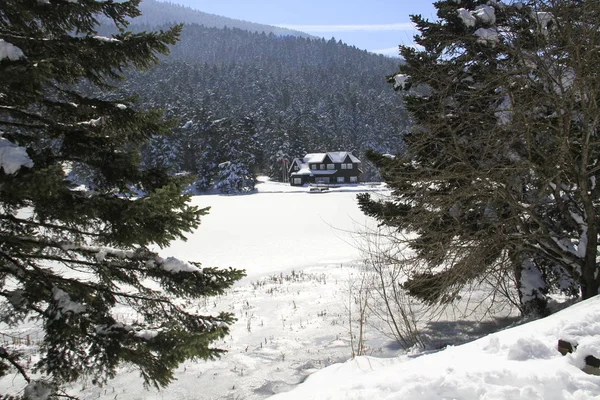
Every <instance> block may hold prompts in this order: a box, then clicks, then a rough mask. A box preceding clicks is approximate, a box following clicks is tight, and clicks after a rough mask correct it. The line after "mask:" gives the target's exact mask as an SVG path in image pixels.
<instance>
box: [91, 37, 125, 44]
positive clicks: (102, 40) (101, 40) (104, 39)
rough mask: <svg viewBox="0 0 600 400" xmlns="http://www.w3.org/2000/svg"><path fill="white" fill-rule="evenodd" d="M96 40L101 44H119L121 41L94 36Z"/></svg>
mask: <svg viewBox="0 0 600 400" xmlns="http://www.w3.org/2000/svg"><path fill="white" fill-rule="evenodd" d="M93 38H94V39H96V40H98V41H100V42H109V43H111V42H119V39H115V38H109V37H106V36H93Z"/></svg>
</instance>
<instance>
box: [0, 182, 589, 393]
mask: <svg viewBox="0 0 600 400" xmlns="http://www.w3.org/2000/svg"><path fill="white" fill-rule="evenodd" d="M360 190H373V191H378V190H381V188H379V187H376V186H373V187H365V186H354V187H346V188H343V189H341V188H340V189H332V190H330V191H329V192H328V193H308V192H307V189H306V188H292V187H290V186H288V185H283V184H277V183H270V182H264V183H261V184H260V185H259V186H258V193H253V194H249V195H239V196H220V195H204V196H195V197H194V198H193V202H194V204H196V205H198V206H201V207H205V206H211V211H210V214H209V215H207V216H206V217H204V218H203V222H202V225H201V226H200V228H199V229H198V230H197V231H196V232H194V233H193V234H192V235H190V236H189V240H188V241H187V242H176V243H173V245H172V246H171V247H170V248H168V249H164V250H162V253H164V255H165V256H166V255H170V256H177V257H178V258H181V259H188V260H195V261H201V262H202V263H203V264H205V265H210V266H221V267H227V266H233V267H236V268H244V269H246V270H247V274H248V276H247V277H246V278H244V279H243V280H242V281H240V282H239V283H238V284H236V285H235V287H234V288H233V289H232V290H231V291H229V292H228V293H227V294H226V295H224V296H222V297H219V298H209V299H207V300H206V303H205V304H199V305H198V308H199V309H201V310H203V311H204V312H209V313H217V312H218V311H220V310H223V311H231V312H233V313H235V315H236V316H237V318H238V322H237V323H236V324H235V325H234V326H233V327H232V331H231V335H230V336H229V337H228V338H226V339H225V340H224V341H223V342H221V343H217V346H219V347H221V348H224V349H227V350H228V353H227V354H225V355H224V356H223V357H222V358H221V359H219V360H216V361H200V362H187V363H185V364H184V365H182V366H181V367H180V368H179V369H178V371H177V374H176V376H177V381H175V382H174V383H173V384H172V385H171V386H169V387H168V388H166V389H164V390H162V391H155V390H146V389H144V388H143V386H142V383H141V379H140V378H139V377H138V374H137V372H136V371H135V370H130V369H128V368H127V367H126V366H124V367H123V368H122V369H121V370H120V371H119V373H118V375H117V377H116V378H115V379H114V380H113V381H110V382H109V383H108V384H107V385H106V386H105V387H102V388H97V387H93V386H90V385H85V384H83V383H81V384H77V385H73V388H72V392H74V393H77V392H79V395H80V396H81V397H83V398H85V399H115V400H118V399H121V400H134V399H165V400H167V399H168V400H175V399H177V400H179V399H249V400H258V399H263V398H266V397H269V396H271V395H273V394H277V393H278V394H277V395H276V397H274V398H275V399H277V400H285V399H290V400H292V399H293V400H296V399H302V400H305V399H340V400H341V399H369V400H370V399H577V400H581V399H592V398H600V377H598V376H592V375H587V374H585V373H584V372H582V371H581V370H580V369H579V367H581V366H582V362H583V358H584V357H585V355H587V354H588V353H589V354H594V355H596V356H600V299H592V300H590V301H588V302H586V303H580V304H578V305H576V306H574V307H571V308H569V309H566V310H564V311H562V312H560V313H558V314H555V315H553V316H552V317H550V318H547V319H544V320H540V321H535V322H533V323H529V324H526V325H522V326H519V327H516V328H512V329H510V330H506V331H503V332H500V333H497V334H493V335H489V336H486V337H484V338H482V339H479V340H478V341H475V342H472V343H468V344H465V345H461V346H454V347H453V346H450V347H448V348H446V349H445V350H440V351H437V352H419V351H418V350H416V349H413V350H411V351H408V352H406V351H400V350H398V348H397V346H395V345H394V344H393V342H391V341H390V340H389V339H387V338H386V337H385V336H383V335H382V334H381V333H379V332H377V331H375V330H373V329H371V328H369V327H367V330H366V336H367V350H368V351H367V353H368V354H369V355H370V356H369V357H358V358H355V359H354V360H350V361H348V360H349V359H350V356H351V348H350V340H349V337H350V336H349V328H348V313H347V307H348V306H347V304H348V300H349V294H348V288H349V282H350V281H352V280H353V279H354V278H355V277H356V274H357V273H358V265H359V264H360V259H361V252H360V250H359V249H360V245H359V241H360V240H361V235H360V232H363V231H365V229H369V228H372V227H373V226H374V222H373V221H371V220H369V219H368V218H366V217H365V216H364V215H363V214H362V213H361V212H360V210H359V209H358V206H357V204H356V193H357V192H358V191H360ZM123 312H126V310H123ZM453 326H454V325H443V324H439V325H437V327H438V328H439V329H444V330H445V332H443V333H444V334H445V335H446V336H448V333H450V335H449V337H450V338H452V337H453V338H454V340H453V341H452V339H451V341H450V343H459V342H463V341H464V339H466V338H469V337H473V336H477V335H478V334H480V333H481V332H484V331H485V329H486V327H487V326H486V325H485V324H477V323H473V324H472V325H469V328H471V329H470V331H471V333H469V332H467V333H465V332H466V331H467V330H468V329H463V330H462V331H454V332H453V331H452V329H453V328H452V327H453ZM455 327H458V325H456V326H455ZM449 331H450V332H449ZM559 338H560V339H565V340H571V341H573V342H575V343H578V344H579V347H578V349H577V351H576V352H575V354H574V355H567V356H565V357H563V356H561V355H560V354H559V353H558V352H557V351H556V349H555V347H556V343H557V341H558V339H559ZM304 381H305V382H304ZM301 382H304V383H301ZM19 387H21V386H20V383H19V382H18V379H16V378H15V376H8V377H5V378H4V379H3V380H1V381H0V394H3V393H14V391H16V390H18V388H19Z"/></svg>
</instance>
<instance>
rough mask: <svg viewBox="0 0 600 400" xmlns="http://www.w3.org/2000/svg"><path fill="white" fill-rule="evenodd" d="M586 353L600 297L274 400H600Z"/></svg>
mask: <svg viewBox="0 0 600 400" xmlns="http://www.w3.org/2000/svg"><path fill="white" fill-rule="evenodd" d="M559 339H563V340H568V341H570V342H571V343H574V344H579V346H578V347H577V350H576V351H575V352H574V354H568V355H567V356H564V357H563V356H561V355H560V353H559V352H558V351H557V349H556V347H557V344H558V340H559ZM587 355H596V356H600V296H597V297H594V298H592V299H590V300H587V301H585V302H582V303H580V304H577V305H575V306H572V307H570V308H567V309H565V310H563V311H560V312H558V313H556V314H554V315H552V316H550V317H547V318H544V319H540V320H537V321H534V322H530V323H528V324H525V325H522V326H518V327H515V328H512V329H507V330H505V331H501V332H498V333H495V334H492V335H488V336H486V337H484V338H481V339H479V340H476V341H474V342H471V343H467V344H464V345H462V346H456V347H453V346H449V347H448V348H446V349H445V350H443V351H439V352H437V353H432V354H426V355H421V356H420V357H415V356H411V355H401V356H399V357H397V358H394V359H377V358H374V357H358V358H356V359H354V360H350V361H348V362H346V363H344V364H337V365H334V366H331V367H328V368H325V369H323V370H321V371H318V372H316V373H315V374H313V375H311V376H310V377H309V378H308V379H307V380H306V382H305V383H303V384H301V385H299V386H298V387H296V388H295V389H294V390H292V391H290V392H288V393H282V394H279V395H276V396H273V397H271V399H272V400H309V399H313V400H316V399H328V400H338V399H339V400H346V399H411V400H430V399H486V400H491V399H494V400H500V399H506V400H514V399H523V400H531V399H539V400H566V399H572V400H575V399H581V400H583V399H598V398H600V376H595V375H588V374H586V373H585V372H583V371H581V368H582V367H583V365H584V361H583V360H584V358H585V357H586V356H587Z"/></svg>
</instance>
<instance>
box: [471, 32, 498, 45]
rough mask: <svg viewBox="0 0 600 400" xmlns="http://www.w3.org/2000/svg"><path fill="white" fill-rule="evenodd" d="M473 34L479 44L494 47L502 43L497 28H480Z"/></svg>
mask: <svg viewBox="0 0 600 400" xmlns="http://www.w3.org/2000/svg"><path fill="white" fill-rule="evenodd" d="M473 34H474V35H475V36H477V37H478V39H477V41H478V42H479V43H484V44H491V45H494V44H495V43H498V42H499V41H500V35H499V34H498V30H497V29H496V28H479V29H477V30H476V31H475V33H473Z"/></svg>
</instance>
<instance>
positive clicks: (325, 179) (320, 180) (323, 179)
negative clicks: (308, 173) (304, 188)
mask: <svg viewBox="0 0 600 400" xmlns="http://www.w3.org/2000/svg"><path fill="white" fill-rule="evenodd" d="M315 183H329V177H325V178H323V177H321V178H315Z"/></svg>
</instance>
